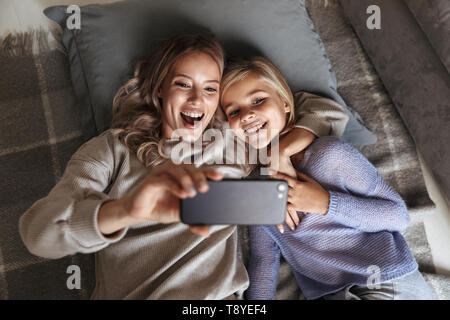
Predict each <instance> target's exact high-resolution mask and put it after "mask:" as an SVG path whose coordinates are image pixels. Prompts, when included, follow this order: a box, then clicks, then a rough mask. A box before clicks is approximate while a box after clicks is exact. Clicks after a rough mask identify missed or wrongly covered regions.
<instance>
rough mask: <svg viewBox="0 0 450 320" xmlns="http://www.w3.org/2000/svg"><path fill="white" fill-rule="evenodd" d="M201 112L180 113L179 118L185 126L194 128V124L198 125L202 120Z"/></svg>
mask: <svg viewBox="0 0 450 320" xmlns="http://www.w3.org/2000/svg"><path fill="white" fill-rule="evenodd" d="M203 115H204V113H203V112H186V111H181V117H182V118H183V120H184V121H185V123H187V125H188V126H189V127H190V126H195V125H196V123H198V124H199V123H200V121H201V120H202V119H203Z"/></svg>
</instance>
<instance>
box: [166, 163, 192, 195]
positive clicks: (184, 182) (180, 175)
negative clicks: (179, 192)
mask: <svg viewBox="0 0 450 320" xmlns="http://www.w3.org/2000/svg"><path fill="white" fill-rule="evenodd" d="M166 173H168V174H170V175H171V177H172V178H173V179H174V180H175V181H177V182H178V183H179V184H180V186H181V187H182V188H183V190H184V191H185V192H186V193H187V194H188V195H189V196H190V197H194V196H195V195H196V194H197V191H195V188H194V181H193V179H192V177H191V175H190V174H189V173H188V172H187V170H186V169H185V168H184V167H183V166H178V165H175V166H172V167H171V168H170V170H167V171H166Z"/></svg>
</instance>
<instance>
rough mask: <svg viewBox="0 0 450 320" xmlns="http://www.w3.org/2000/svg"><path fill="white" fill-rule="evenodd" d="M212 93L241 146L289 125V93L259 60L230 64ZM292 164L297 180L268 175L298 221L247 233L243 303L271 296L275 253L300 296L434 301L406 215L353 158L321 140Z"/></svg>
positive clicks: (346, 148)
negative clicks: (280, 182)
mask: <svg viewBox="0 0 450 320" xmlns="http://www.w3.org/2000/svg"><path fill="white" fill-rule="evenodd" d="M221 87H222V88H221V104H222V108H223V111H224V112H225V114H226V116H227V118H228V121H229V123H230V127H231V129H233V131H234V132H235V133H236V135H237V136H238V137H239V138H241V139H243V140H244V141H246V142H247V143H248V145H249V147H251V148H256V149H261V148H265V147H267V146H268V144H269V143H270V141H271V140H272V139H273V138H274V137H275V136H276V135H277V134H280V135H283V134H286V133H287V132H289V130H290V129H291V128H292V121H289V120H290V119H291V118H292V117H289V115H290V114H292V112H293V105H292V103H291V101H292V98H291V97H292V92H291V90H290V89H289V86H288V85H287V83H286V80H285V79H284V77H283V76H282V74H281V73H280V71H279V70H278V69H277V67H276V66H275V65H274V64H273V63H271V62H270V61H268V60H267V59H265V58H262V57H255V58H252V59H250V60H242V61H239V62H235V63H234V64H232V65H230V66H229V67H228V70H227V71H226V73H225V75H224V77H223V81H222V85H221ZM291 161H292V164H293V165H294V167H295V168H296V169H297V170H298V171H297V177H296V178H292V177H291V176H289V175H286V174H282V173H278V174H275V175H273V177H274V178H278V179H280V178H281V179H284V180H286V181H287V182H288V184H289V195H288V206H287V208H288V211H289V213H290V214H291V215H292V214H293V213H294V214H298V216H299V220H300V223H299V224H298V226H297V228H295V229H293V230H289V229H287V230H286V231H284V232H282V233H280V232H279V231H278V230H277V228H276V227H275V226H250V228H249V232H250V249H251V256H250V262H249V278H250V286H249V289H248V291H247V298H249V299H274V298H275V290H276V284H277V274H278V269H279V260H280V253H281V254H282V255H283V256H284V258H285V259H286V261H287V262H288V263H289V264H290V266H291V268H292V271H293V273H294V275H295V278H296V280H297V282H298V285H299V286H300V288H301V290H302V292H303V294H304V295H305V296H306V298H307V299H317V298H324V299H346V300H350V299H357V300H359V299H394V300H397V299H433V296H432V293H431V291H430V289H429V287H428V286H427V284H426V282H425V280H424V279H423V277H422V275H421V274H420V272H419V271H418V265H417V263H416V261H415V259H414V257H413V255H412V254H411V251H410V250H409V248H408V245H407V243H406V241H405V239H404V238H403V236H402V235H401V232H402V231H404V230H405V229H406V227H407V226H408V223H409V216H408V211H407V208H406V206H405V204H404V202H403V200H402V199H401V197H400V196H399V195H398V194H397V193H396V192H395V191H394V190H393V189H392V188H391V187H390V186H389V185H388V184H387V183H386V182H385V181H384V180H383V179H382V177H381V176H380V174H379V173H378V172H377V170H376V169H375V167H373V165H372V164H371V163H370V162H369V161H368V160H367V159H366V158H365V157H364V156H363V155H361V153H359V152H358V151H357V150H356V149H354V148H353V147H352V146H350V145H349V144H347V143H345V142H343V141H342V140H340V139H339V138H335V137H322V138H318V139H316V140H315V141H314V142H313V143H312V144H311V145H310V146H309V147H308V148H307V149H306V150H305V151H303V152H302V153H299V154H297V155H295V156H293V157H291ZM291 229H292V228H291Z"/></svg>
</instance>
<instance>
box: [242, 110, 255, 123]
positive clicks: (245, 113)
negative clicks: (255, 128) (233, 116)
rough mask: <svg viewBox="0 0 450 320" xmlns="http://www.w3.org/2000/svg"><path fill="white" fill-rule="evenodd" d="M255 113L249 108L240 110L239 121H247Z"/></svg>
mask: <svg viewBox="0 0 450 320" xmlns="http://www.w3.org/2000/svg"><path fill="white" fill-rule="evenodd" d="M255 116H256V115H255V113H254V112H253V111H252V110H251V109H246V110H244V111H241V121H242V122H247V121H249V120H251V119H253V118H254V117H255Z"/></svg>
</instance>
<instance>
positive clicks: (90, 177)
mask: <svg viewBox="0 0 450 320" xmlns="http://www.w3.org/2000/svg"><path fill="white" fill-rule="evenodd" d="M113 166H114V158H113V153H112V151H111V149H110V146H109V145H108V141H107V136H106V135H105V134H102V135H100V136H98V137H95V138H93V139H91V140H89V141H88V142H86V143H85V144H84V145H82V146H81V147H80V148H79V149H78V150H77V152H76V153H75V154H74V155H73V156H72V158H71V159H70V161H69V162H68V164H67V166H66V169H65V171H64V174H63V176H62V178H61V180H60V181H59V182H58V183H57V184H56V185H55V186H54V187H53V189H52V190H51V191H50V193H49V194H48V195H47V196H46V197H45V198H42V199H40V200H38V201H37V202H35V203H34V204H33V205H32V206H31V208H29V209H28V210H27V211H26V212H25V213H24V214H23V215H22V216H21V217H20V220H19V233H20V236H21V238H22V240H23V242H24V244H25V246H26V247H27V249H28V250H29V251H30V252H31V253H33V254H35V255H37V256H41V257H44V258H48V259H59V258H62V257H64V256H67V255H73V254H75V253H78V252H79V253H91V252H96V251H99V250H101V249H103V248H105V247H106V246H108V245H109V244H111V243H114V242H117V241H119V240H120V239H122V238H123V237H124V235H125V233H126V231H127V230H126V229H123V230H120V231H118V232H116V233H115V234H113V235H111V236H108V237H106V236H104V235H103V234H102V233H101V232H100V230H99V227H98V224H97V214H98V211H99V208H100V206H101V205H102V204H103V203H105V202H107V201H110V200H112V199H111V198H110V197H109V196H108V195H107V194H105V193H104V190H105V189H106V188H107V187H108V185H109V183H110V181H111V178H112V174H113Z"/></svg>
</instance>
